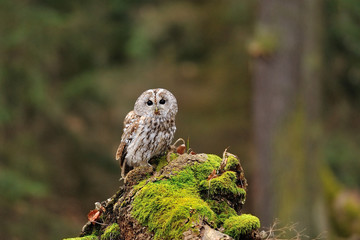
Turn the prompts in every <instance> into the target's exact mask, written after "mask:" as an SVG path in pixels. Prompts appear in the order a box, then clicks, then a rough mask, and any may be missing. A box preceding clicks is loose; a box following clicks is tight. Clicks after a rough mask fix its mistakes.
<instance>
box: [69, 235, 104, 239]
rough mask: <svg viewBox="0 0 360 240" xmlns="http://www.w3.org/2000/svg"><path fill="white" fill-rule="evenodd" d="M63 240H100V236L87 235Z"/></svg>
mask: <svg viewBox="0 0 360 240" xmlns="http://www.w3.org/2000/svg"><path fill="white" fill-rule="evenodd" d="M63 240H98V237H97V236H95V235H89V236H85V237H76V238H64V239H63Z"/></svg>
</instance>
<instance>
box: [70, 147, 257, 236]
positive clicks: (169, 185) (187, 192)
mask: <svg viewBox="0 0 360 240" xmlns="http://www.w3.org/2000/svg"><path fill="white" fill-rule="evenodd" d="M152 164H153V166H147V167H138V168H135V169H134V170H132V171H130V172H129V173H128V175H127V176H126V179H125V184H124V185H123V186H121V187H120V189H119V191H118V192H117V193H116V194H115V195H114V196H112V197H111V198H109V199H108V200H106V201H104V202H102V203H101V204H99V203H98V204H96V205H97V210H95V211H93V213H95V214H92V218H91V221H92V222H91V221H89V222H88V223H87V224H86V225H85V226H84V227H83V230H82V232H81V235H80V237H78V238H73V239H81V240H86V239H102V240H108V239H118V240H123V239H140V240H142V239H186V240H189V239H257V238H258V232H257V230H258V228H259V227H260V221H259V219H258V218H257V217H255V216H252V215H250V214H241V208H242V206H243V204H244V203H245V199H246V188H247V182H246V179H245V176H244V172H243V169H242V167H241V164H240V161H239V159H238V158H237V157H236V156H235V155H232V154H229V153H226V152H225V153H224V156H223V158H220V157H218V156H216V155H212V154H194V155H193V154H182V155H177V154H172V155H171V161H170V162H169V163H168V162H167V160H166V157H165V156H163V157H160V158H157V159H154V161H153V163H152ZM94 216H95V217H94ZM68 240H69V239H68Z"/></svg>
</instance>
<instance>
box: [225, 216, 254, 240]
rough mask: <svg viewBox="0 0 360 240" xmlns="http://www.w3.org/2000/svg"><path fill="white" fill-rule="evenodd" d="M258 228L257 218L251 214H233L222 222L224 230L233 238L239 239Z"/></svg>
mask: <svg viewBox="0 0 360 240" xmlns="http://www.w3.org/2000/svg"><path fill="white" fill-rule="evenodd" d="M259 228H260V221H259V219H258V218H257V217H255V216H253V215H251V214H242V215H240V216H233V217H230V218H229V219H227V220H226V221H225V223H224V229H225V231H224V232H225V233H226V234H228V235H229V236H231V237H233V238H234V239H235V240H239V239H241V238H242V237H243V236H245V235H247V234H249V233H251V231H253V230H256V229H259Z"/></svg>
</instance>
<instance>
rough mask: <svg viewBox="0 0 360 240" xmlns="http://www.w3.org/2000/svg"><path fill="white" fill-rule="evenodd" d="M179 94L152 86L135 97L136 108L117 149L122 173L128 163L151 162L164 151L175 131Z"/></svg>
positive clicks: (122, 173)
mask: <svg viewBox="0 0 360 240" xmlns="http://www.w3.org/2000/svg"><path fill="white" fill-rule="evenodd" d="M177 111H178V106H177V102H176V98H175V97H174V95H173V94H172V93H171V92H169V91H168V90H166V89H162V88H157V89H149V90H147V91H145V92H143V93H142V94H141V95H140V97H139V98H138V99H137V100H136V102H135V106H134V110H133V111H131V112H129V113H128V114H127V115H126V117H125V120H124V132H123V134H122V136H121V142H120V145H119V147H118V149H117V152H116V160H119V159H120V166H121V168H122V171H121V175H122V177H125V176H124V175H125V168H126V165H127V166H130V167H137V166H142V165H148V161H149V160H150V159H151V158H152V157H154V156H156V155H160V154H162V153H164V152H165V151H166V150H167V149H168V147H169V146H170V144H171V142H172V140H173V138H174V134H175V131H176V126H175V115H176V113H177Z"/></svg>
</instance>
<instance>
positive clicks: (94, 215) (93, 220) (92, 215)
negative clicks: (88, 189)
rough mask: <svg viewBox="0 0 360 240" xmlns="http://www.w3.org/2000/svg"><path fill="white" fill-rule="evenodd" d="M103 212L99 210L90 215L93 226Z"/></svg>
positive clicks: (91, 212) (92, 211)
mask: <svg viewBox="0 0 360 240" xmlns="http://www.w3.org/2000/svg"><path fill="white" fill-rule="evenodd" d="M100 214H101V212H100V211H99V210H97V209H94V210H91V211H90V212H89V213H88V219H89V221H90V222H92V223H93V224H94V223H95V221H96V220H98V219H99V217H100Z"/></svg>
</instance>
